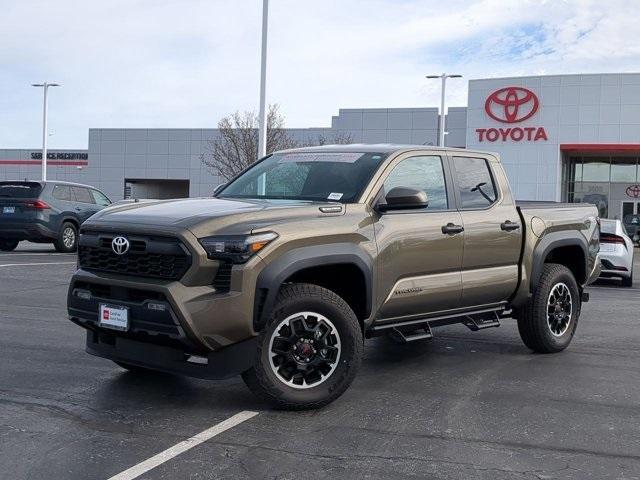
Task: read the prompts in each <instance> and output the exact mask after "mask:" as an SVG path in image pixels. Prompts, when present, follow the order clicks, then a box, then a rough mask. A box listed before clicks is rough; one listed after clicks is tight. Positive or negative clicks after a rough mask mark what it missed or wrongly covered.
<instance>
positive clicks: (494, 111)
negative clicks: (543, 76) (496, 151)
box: [476, 87, 548, 142]
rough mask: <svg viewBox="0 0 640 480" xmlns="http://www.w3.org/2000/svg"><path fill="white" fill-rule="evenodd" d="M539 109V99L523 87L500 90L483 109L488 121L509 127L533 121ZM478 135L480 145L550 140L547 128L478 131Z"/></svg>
mask: <svg viewBox="0 0 640 480" xmlns="http://www.w3.org/2000/svg"><path fill="white" fill-rule="evenodd" d="M539 107H540V100H539V99H538V96H537V95H536V94H535V93H533V92H532V91H531V90H529V89H528V88H524V87H505V88H501V89H499V90H496V91H495V92H493V93H491V94H489V96H488V97H487V99H486V101H485V103H484V110H485V113H486V114H487V116H488V117H489V118H491V119H493V120H495V121H497V122H501V123H507V124H514V123H520V122H524V121H525V120H528V119H530V118H532V117H533V116H534V115H535V114H536V113H537V111H538V108H539ZM476 133H477V134H478V141H479V142H484V141H485V140H486V141H488V142H497V141H501V142H506V141H508V140H511V141H513V142H521V141H527V142H537V141H539V140H545V141H546V140H548V137H547V132H546V131H545V129H544V127H539V126H526V127H520V126H508V127H492V128H476Z"/></svg>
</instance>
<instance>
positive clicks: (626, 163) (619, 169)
mask: <svg viewBox="0 0 640 480" xmlns="http://www.w3.org/2000/svg"><path fill="white" fill-rule="evenodd" d="M637 179H638V166H637V159H635V158H613V159H612V162H611V181H612V182H625V183H632V182H635V181H636V180H637Z"/></svg>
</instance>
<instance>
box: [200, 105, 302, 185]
mask: <svg viewBox="0 0 640 480" xmlns="http://www.w3.org/2000/svg"><path fill="white" fill-rule="evenodd" d="M258 125H259V120H258V115H257V114H256V113H255V112H239V111H236V112H235V113H233V114H232V115H230V116H228V117H224V118H223V119H222V120H220V121H219V122H218V135H217V136H216V137H215V138H213V139H211V140H208V141H207V145H206V146H205V151H204V153H202V154H201V155H200V161H201V162H202V163H203V164H204V165H205V166H206V167H207V168H209V170H211V172H212V173H213V174H214V175H220V176H221V177H223V178H224V179H225V180H230V179H231V178H233V177H235V176H236V175H237V174H238V173H240V172H241V171H242V170H244V169H245V168H247V167H248V166H249V165H251V164H252V163H253V162H255V161H256V160H257V159H258ZM296 146H297V144H296V142H295V141H294V140H293V139H292V138H291V136H290V135H289V134H288V133H287V131H286V130H285V128H284V116H283V115H281V114H280V112H279V107H278V105H269V110H268V112H267V153H270V152H274V151H276V150H283V149H287V148H293V147H296Z"/></svg>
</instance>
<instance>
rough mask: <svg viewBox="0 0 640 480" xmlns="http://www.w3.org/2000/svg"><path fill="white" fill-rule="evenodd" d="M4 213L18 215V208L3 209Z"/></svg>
mask: <svg viewBox="0 0 640 480" xmlns="http://www.w3.org/2000/svg"><path fill="white" fill-rule="evenodd" d="M2 213H7V214H10V213H16V207H2Z"/></svg>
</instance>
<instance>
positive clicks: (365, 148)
mask: <svg viewBox="0 0 640 480" xmlns="http://www.w3.org/2000/svg"><path fill="white" fill-rule="evenodd" d="M411 150H435V151H443V152H465V153H480V154H485V155H492V156H494V157H496V158H498V155H497V154H496V153H494V152H486V151H481V150H469V149H466V148H453V147H436V146H433V145H411V144H393V143H374V144H371V143H367V144H365V143H351V144H348V145H320V146H315V147H300V148H291V149H288V150H281V151H280V152H363V153H394V152H401V151H411Z"/></svg>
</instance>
